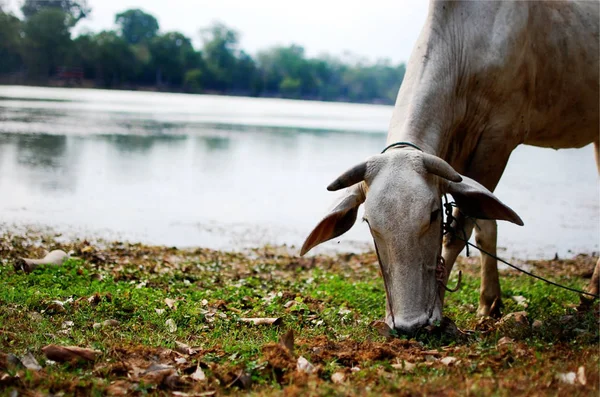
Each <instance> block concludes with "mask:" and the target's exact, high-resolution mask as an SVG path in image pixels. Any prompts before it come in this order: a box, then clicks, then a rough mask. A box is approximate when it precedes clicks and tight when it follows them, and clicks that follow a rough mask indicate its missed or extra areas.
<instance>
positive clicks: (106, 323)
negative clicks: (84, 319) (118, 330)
mask: <svg viewBox="0 0 600 397" xmlns="http://www.w3.org/2000/svg"><path fill="white" fill-rule="evenodd" d="M102 325H103V326H105V327H116V326H117V325H119V321H118V320H113V319H110V320H104V321H102Z"/></svg>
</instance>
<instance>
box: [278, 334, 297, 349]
mask: <svg viewBox="0 0 600 397" xmlns="http://www.w3.org/2000/svg"><path fill="white" fill-rule="evenodd" d="M279 343H280V344H281V345H282V346H284V347H285V348H286V349H288V351H289V352H290V354H292V355H293V354H294V330H293V329H290V330H289V331H288V332H286V333H285V334H284V335H282V336H280V337H279Z"/></svg>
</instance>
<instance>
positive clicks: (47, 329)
mask: <svg viewBox="0 0 600 397" xmlns="http://www.w3.org/2000/svg"><path fill="white" fill-rule="evenodd" d="M19 244H21V243H19ZM21 246H22V247H24V246H25V245H24V244H21ZM86 247H88V248H86ZM64 248H65V249H75V251H76V253H78V256H79V257H81V258H83V259H70V260H68V261H67V262H66V263H65V264H63V265H62V266H57V267H53V266H46V267H43V268H38V269H36V270H34V271H33V272H32V273H31V274H24V273H22V272H15V271H14V270H13V267H12V262H13V261H14V260H15V258H13V257H10V256H9V257H8V258H7V259H6V260H5V266H1V267H0V280H2V284H1V287H0V352H2V353H4V355H6V354H15V355H17V356H22V355H23V354H25V353H26V352H27V351H31V352H32V353H33V354H34V356H35V357H36V358H37V359H38V361H39V362H40V364H41V365H42V366H43V367H44V369H43V370H42V371H40V372H37V373H33V372H32V371H28V370H27V371H23V370H18V369H15V368H9V367H10V366H9V365H6V364H5V365H4V368H3V366H2V365H1V362H0V375H1V374H2V372H4V373H5V374H8V375H7V376H8V377H5V378H4V379H3V380H1V381H0V390H2V388H4V390H5V391H6V393H9V392H10V390H13V389H17V390H30V389H34V390H38V391H42V392H45V393H48V392H52V393H54V392H57V391H65V392H67V393H76V392H77V390H80V389H81V390H85V391H86V394H93V393H97V394H98V395H99V394H101V393H103V392H106V390H107V388H109V387H111V382H115V381H117V382H124V383H126V384H127V387H128V389H127V390H129V392H132V391H135V392H136V393H138V394H145V393H158V394H165V395H169V394H170V392H171V391H172V389H173V388H175V389H177V390H181V391H182V392H189V393H193V392H202V391H203V392H206V391H212V390H216V391H218V392H219V393H223V394H232V393H233V394H235V393H239V392H240V391H241V390H242V389H243V390H244V392H246V393H251V394H260V395H263V394H264V395H271V394H286V395H287V394H294V393H298V394H299V395H303V394H305V393H312V394H318V395H363V394H374V395H375V394H386V393H389V394H397V393H407V394H415V393H416V394H421V393H425V394H440V393H441V394H447V393H448V392H449V391H452V390H454V391H455V392H456V393H458V394H466V393H467V392H468V393H471V394H474V395H488V394H496V395H510V394H529V393H531V392H535V393H538V394H551V395H552V394H562V393H563V392H564V393H566V392H568V393H571V394H575V395H578V394H581V395H586V394H594V393H596V394H597V392H598V388H597V387H598V379H599V375H598V315H597V307H596V308H593V310H590V311H588V312H586V313H577V312H576V310H575V309H574V306H575V305H576V304H577V303H578V302H579V300H578V299H579V298H578V296H577V295H575V294H572V293H570V292H567V291H562V290H558V289H556V288H554V287H552V286H549V285H547V284H543V283H540V282H538V281H535V280H533V279H530V278H527V277H524V276H521V275H516V274H513V273H508V274H504V275H503V277H502V279H501V283H502V289H503V302H504V305H505V306H504V309H503V312H504V313H510V312H515V311H521V310H526V311H527V312H528V318H529V320H530V321H533V320H540V321H541V322H542V325H541V327H538V328H536V329H533V330H532V329H528V330H527V332H525V333H524V334H523V335H519V336H518V337H516V339H517V340H516V341H515V343H514V344H512V345H510V346H508V347H506V348H500V347H497V345H496V344H497V341H498V340H499V339H500V338H502V337H503V336H506V332H505V330H503V329H502V328H501V327H497V326H495V325H494V322H493V321H491V320H489V321H488V323H489V324H492V326H491V328H490V327H487V328H485V327H483V326H482V323H481V322H480V321H479V319H478V318H477V317H476V316H475V311H476V310H475V308H476V306H477V302H478V294H479V292H478V291H479V279H478V277H477V276H476V275H475V271H476V268H473V267H469V265H466V264H464V265H462V268H463V270H464V273H465V274H464V275H463V286H462V288H461V289H460V290H459V291H458V292H456V293H453V294H449V295H448V297H447V302H446V307H445V315H446V316H448V317H449V318H450V319H452V320H453V321H454V322H455V323H456V325H457V326H458V327H459V328H460V329H462V330H471V331H472V332H470V333H469V335H468V336H466V337H462V338H455V339H448V337H447V336H442V337H439V336H431V335H422V336H418V337H417V339H416V340H415V339H412V340H406V338H401V339H395V340H394V339H391V340H387V339H386V338H384V337H382V336H380V335H379V334H378V333H377V332H376V330H375V329H373V328H372V327H371V326H370V323H371V322H372V321H374V320H380V319H382V318H383V316H384V307H385V292H384V289H383V283H382V280H381V277H380V276H379V274H378V270H377V264H376V262H375V261H374V255H373V254H372V253H369V254H364V255H359V256H345V255H340V256H338V257H335V258H329V257H318V258H317V259H316V260H315V261H314V263H313V262H311V260H310V259H299V258H296V257H293V256H288V255H282V254H279V253H277V252H276V251H275V250H273V252H271V250H270V249H268V248H267V249H264V250H262V251H261V250H259V251H256V252H255V253H254V254H253V255H248V256H244V255H241V254H230V253H217V252H210V251H201V252H195V251H181V250H176V249H170V248H161V247H144V246H140V245H123V244H120V243H118V244H113V245H110V246H108V247H107V248H105V249H99V248H94V247H91V248H90V246H89V245H87V244H85V243H83V244H82V243H80V242H74V243H71V244H70V245H65V246H64ZM36 252H37V251H35V250H33V251H32V253H36ZM96 254H102V255H101V256H100V258H101V259H98V258H99V257H98V255H96ZM94 255H96V256H94ZM590 263H591V262H590ZM586 266H589V264H587V263H586ZM98 275H101V276H102V279H101V280H97V278H98ZM554 279H555V280H557V281H559V282H562V283H565V284H567V285H570V286H573V287H577V288H582V287H584V286H585V283H586V280H584V279H582V278H581V277H573V276H569V275H557V276H556V277H554ZM515 295H521V296H523V297H525V298H526V299H527V304H528V307H527V308H523V307H522V306H519V305H518V304H517V303H516V302H515V301H513V300H512V299H511V297H512V296H515ZM94 296H96V299H95V300H92V302H90V300H89V298H91V297H94ZM166 298H168V299H172V300H175V302H176V308H174V309H171V308H169V307H168V305H167V304H166V302H165V299H166ZM56 300H58V301H62V302H67V303H65V304H64V311H63V310H56V307H55V306H56V305H55V304H53V303H52V302H53V301H56ZM53 307H55V308H54V309H53ZM241 317H280V318H281V319H282V325H280V326H266V325H263V326H255V325H251V324H248V323H244V322H241V321H240V318H241ZM105 320H117V321H119V324H118V325H116V326H100V327H98V326H97V325H96V326H94V324H96V323H102V322H103V321H105ZM167 320H172V322H173V323H174V324H175V325H176V326H177V329H176V330H173V329H170V327H169V325H168V323H167ZM67 322H72V325H69V324H70V323H67ZM289 329H292V330H293V331H294V334H295V350H296V351H295V353H294V354H295V355H294V357H292V359H293V361H291V362H288V361H285V360H284V363H283V364H281V363H277V362H275V361H274V359H269V356H268V355H267V353H266V352H265V350H264V349H265V346H270V345H269V344H273V343H276V342H277V341H278V340H279V338H280V336H281V335H282V334H283V333H284V332H285V331H287V330H289ZM513 336H514V335H513ZM176 341H179V342H184V343H186V344H188V345H190V346H192V347H195V348H197V351H196V352H195V353H194V354H192V355H187V356H186V355H184V356H181V355H177V354H175V353H173V352H172V351H171V350H170V349H175V348H176V343H175V342H176ZM48 344H56V345H62V346H80V347H87V348H92V349H96V350H99V351H101V352H102V355H101V357H100V359H99V360H97V361H96V363H93V364H49V363H48V362H47V360H46V359H45V358H44V354H43V353H42V348H43V347H44V346H46V345H48ZM430 349H434V350H438V351H439V352H440V353H439V355H437V354H436V356H435V357H433V358H432V357H429V356H428V353H427V352H426V351H427V350H430ZM423 352H424V353H423ZM300 355H301V356H304V357H306V358H307V359H308V360H309V361H310V362H311V363H313V364H315V365H316V366H317V371H316V373H315V374H312V375H310V376H308V375H304V374H301V373H299V372H297V371H295V370H294V367H295V360H296V358H297V357H298V356H300ZM444 356H454V357H457V359H459V360H460V363H459V364H457V365H454V366H446V365H444V364H442V363H440V361H439V358H441V357H444ZM4 357H6V356H4ZM177 357H179V358H181V357H183V358H185V359H186V361H185V363H181V362H179V363H176V362H175V361H174V360H175V358H177ZM402 360H405V361H408V362H411V363H416V364H417V366H416V368H415V369H414V371H413V372H405V371H402V370H397V369H394V368H393V367H392V364H395V363H398V362H402ZM151 362H160V363H167V364H169V365H173V366H175V367H176V370H177V373H178V375H180V379H182V380H184V381H185V382H183V383H184V384H185V385H184V386H181V385H180V386H177V387H172V385H171V386H170V385H169V384H168V382H167V383H165V382H166V381H165V380H164V379H161V380H156V379H154V380H153V379H149V378H145V377H144V376H140V375H139V374H136V373H135V370H134V369H133V368H134V367H135V366H138V367H144V368H145V367H147V366H148V365H149V364H150V363H151ZM286 362H287V364H285V363H286ZM290 363H291V364H290ZM197 364H201V365H202V366H203V367H204V371H205V373H206V376H207V380H206V381H203V382H193V381H190V380H189V379H188V378H187V377H186V376H187V375H189V373H188V372H186V371H188V370H189V368H190V366H195V365H197ZM119 365H125V367H126V369H125V370H120V371H119V370H118V366H119ZM286 365H287V366H286ZM580 366H584V367H585V369H586V371H587V373H586V375H587V379H588V382H587V384H586V385H581V384H578V383H576V384H575V385H568V384H565V383H560V382H559V381H557V380H556V374H557V373H559V372H567V371H576V370H577V368H579V367H580ZM350 367H359V368H360V370H358V371H356V370H355V371H352V370H350ZM144 368H142V369H144ZM18 371H20V375H19V377H18V379H17V378H15V376H14V375H17V374H19V372H18ZM240 371H241V373H245V374H247V375H248V376H249V377H250V378H251V379H252V384H251V385H248V384H246V385H243V384H241V383H240V382H237V383H236V382H233V380H235V377H236V376H237V375H239V373H240ZM335 372H343V373H344V374H345V376H346V381H345V382H344V383H341V384H337V383H333V382H331V376H332V375H333V374H334V373H335ZM132 373H133V375H132ZM127 374H129V376H128V375H127ZM186 374H187V375H186ZM231 382H233V385H232V386H231V387H228V386H229V383H231ZM109 390H110V389H109ZM109 393H110V391H109Z"/></svg>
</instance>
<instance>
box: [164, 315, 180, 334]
mask: <svg viewBox="0 0 600 397" xmlns="http://www.w3.org/2000/svg"><path fill="white" fill-rule="evenodd" d="M165 325H166V326H167V329H168V330H169V332H170V333H173V332H175V331H177V324H175V321H173V319H172V318H170V319H168V320H167V321H165Z"/></svg>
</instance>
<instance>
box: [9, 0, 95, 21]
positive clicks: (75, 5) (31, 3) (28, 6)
mask: <svg viewBox="0 0 600 397" xmlns="http://www.w3.org/2000/svg"><path fill="white" fill-rule="evenodd" d="M48 8H53V9H56V10H60V11H62V12H64V13H65V14H67V15H68V18H67V20H66V21H67V23H68V24H69V26H75V25H76V24H77V22H79V21H80V20H81V19H83V18H85V17H87V16H88V15H89V14H90V12H91V11H92V10H91V8H90V7H89V6H88V4H87V0H77V1H75V0H25V2H24V3H23V6H22V7H21V11H22V12H23V15H24V16H25V18H26V19H29V18H31V17H32V16H34V15H36V14H37V13H39V12H40V11H42V10H45V9H48Z"/></svg>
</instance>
